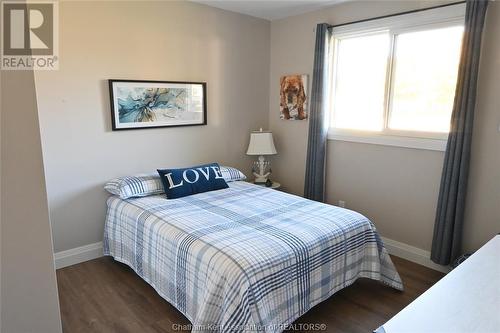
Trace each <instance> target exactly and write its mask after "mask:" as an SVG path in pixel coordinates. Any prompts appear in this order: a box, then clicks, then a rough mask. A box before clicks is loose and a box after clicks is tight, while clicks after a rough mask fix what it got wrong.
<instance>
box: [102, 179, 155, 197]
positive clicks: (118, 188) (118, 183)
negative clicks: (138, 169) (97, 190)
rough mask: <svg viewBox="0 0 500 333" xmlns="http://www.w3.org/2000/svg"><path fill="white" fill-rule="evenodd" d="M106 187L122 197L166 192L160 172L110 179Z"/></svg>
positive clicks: (110, 191)
mask: <svg viewBox="0 0 500 333" xmlns="http://www.w3.org/2000/svg"><path fill="white" fill-rule="evenodd" d="M104 189H105V190H106V191H108V192H109V193H111V194H114V195H117V196H119V197H120V199H128V198H135V197H145V196H148V195H155V194H161V193H164V190H163V185H162V183H161V179H160V177H159V176H158V174H141V175H136V176H128V177H120V178H116V179H113V180H110V181H109V182H107V183H106V185H105V186H104Z"/></svg>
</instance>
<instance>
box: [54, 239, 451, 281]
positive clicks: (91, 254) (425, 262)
mask: <svg viewBox="0 0 500 333" xmlns="http://www.w3.org/2000/svg"><path fill="white" fill-rule="evenodd" d="M382 240H383V241H384V245H385V247H386V249H387V251H389V253H390V254H392V255H395V256H397V257H400V258H403V259H406V260H408V261H412V262H414V263H417V264H420V265H422V266H425V267H428V268H432V269H434V270H437V271H440V272H444V273H448V272H449V271H450V269H449V268H448V267H447V266H441V265H438V264H435V263H434V262H432V261H431V259H430V257H431V253H430V252H429V251H425V250H422V249H419V248H417V247H414V246H411V245H408V244H405V243H401V242H398V241H395V240H392V239H389V238H385V237H382ZM102 256H103V254H102V242H98V243H94V244H88V245H84V246H80V247H77V248H74V249H70V250H66V251H61V252H57V253H56V254H55V255H54V260H55V265H56V269H59V268H63V267H67V266H71V265H75V264H79V263H81V262H84V261H88V260H92V259H96V258H99V257H102Z"/></svg>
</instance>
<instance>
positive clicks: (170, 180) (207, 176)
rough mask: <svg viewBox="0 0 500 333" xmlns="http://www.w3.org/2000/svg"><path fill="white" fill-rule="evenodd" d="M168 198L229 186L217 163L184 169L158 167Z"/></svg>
mask: <svg viewBox="0 0 500 333" xmlns="http://www.w3.org/2000/svg"><path fill="white" fill-rule="evenodd" d="M158 173H159V174H160V178H161V181H162V183H163V187H164V188H165V194H166V195H167V198H168V199H177V198H182V197H185V196H188V195H191V194H196V193H203V192H208V191H215V190H222V189H224V188H228V187H229V186H227V183H226V181H225V180H224V177H223V176H222V173H221V171H220V166H219V164H217V163H211V164H204V165H198V166H194V167H191V168H184V169H158Z"/></svg>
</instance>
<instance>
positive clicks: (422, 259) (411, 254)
mask: <svg viewBox="0 0 500 333" xmlns="http://www.w3.org/2000/svg"><path fill="white" fill-rule="evenodd" d="M382 240H383V241H384V245H385V248H386V249H387V251H388V252H389V254H392V255H395V256H396V257H400V258H403V259H406V260H408V261H411V262H414V263H417V264H419V265H422V266H425V267H428V268H431V269H434V270H436V271H440V272H443V273H449V272H450V270H451V269H450V268H449V267H448V266H442V265H438V264H436V263H434V262H433V261H432V260H431V253H430V252H429V251H425V250H422V249H419V248H418V247H415V246H411V245H408V244H405V243H401V242H398V241H395V240H392V239H389V238H385V237H382Z"/></svg>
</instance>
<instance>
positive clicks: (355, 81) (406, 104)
mask: <svg viewBox="0 0 500 333" xmlns="http://www.w3.org/2000/svg"><path fill="white" fill-rule="evenodd" d="M463 19H464V6H463V5H454V6H448V7H443V8H438V9H431V10H427V11H422V12H417V13H413V14H405V15H400V16H395V17H390V18H384V19H380V20H374V21H367V22H363V23H355V24H351V25H346V26H340V27H337V28H335V27H334V28H333V31H332V33H333V34H332V35H333V54H332V64H333V66H332V68H333V71H332V85H331V89H332V90H331V91H332V94H331V95H332V100H331V109H332V114H331V121H330V123H331V124H330V127H331V130H330V138H332V139H340V140H349V141H361V142H369V143H380V144H390V145H403V146H409V147H413V148H429V149H437V150H443V149H444V147H445V145H446V138H447V133H448V131H449V123H450V116H451V111H452V107H453V101H454V97H455V86H456V82H457V74H458V65H459V60H460V59H459V58H460V50H461V43H462V35H463Z"/></svg>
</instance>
